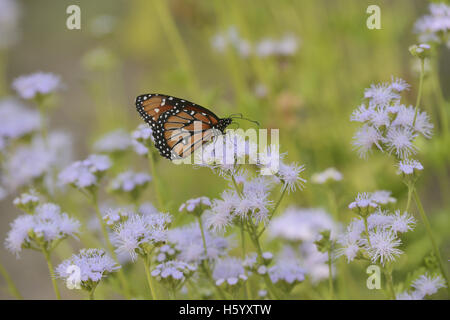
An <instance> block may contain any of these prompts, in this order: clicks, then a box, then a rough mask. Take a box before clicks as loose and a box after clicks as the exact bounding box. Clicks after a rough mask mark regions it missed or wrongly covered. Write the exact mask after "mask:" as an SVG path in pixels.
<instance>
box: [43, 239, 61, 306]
mask: <svg viewBox="0 0 450 320" xmlns="http://www.w3.org/2000/svg"><path fill="white" fill-rule="evenodd" d="M42 253H43V254H44V257H45V260H46V261H47V266H48V271H49V272H50V279H51V280H52V284H53V290H54V291H55V295H56V299H58V300H61V294H60V293H59V289H58V284H57V283H56V277H55V271H54V269H53V264H52V260H51V258H50V252H48V251H47V250H46V249H44V248H42Z"/></svg>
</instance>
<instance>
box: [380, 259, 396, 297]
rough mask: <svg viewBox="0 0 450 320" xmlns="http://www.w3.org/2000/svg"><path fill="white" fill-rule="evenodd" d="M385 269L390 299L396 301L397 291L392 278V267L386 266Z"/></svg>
mask: <svg viewBox="0 0 450 320" xmlns="http://www.w3.org/2000/svg"><path fill="white" fill-rule="evenodd" d="M383 269H384V275H385V277H386V283H387V289H388V294H389V295H388V296H389V299H391V300H395V298H396V296H395V291H394V281H393V278H392V267H391V266H390V265H388V266H386V267H385V268H383Z"/></svg>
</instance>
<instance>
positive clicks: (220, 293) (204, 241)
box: [197, 216, 225, 299]
mask: <svg viewBox="0 0 450 320" xmlns="http://www.w3.org/2000/svg"><path fill="white" fill-rule="evenodd" d="M197 219H198V225H199V226H200V232H201V234H202V241H203V248H204V251H205V259H204V260H203V261H202V268H203V271H204V272H205V274H206V276H207V278H208V280H209V281H210V282H211V284H212V285H213V286H214V287H215V288H216V289H217V293H218V295H219V297H220V298H221V299H225V295H224V294H223V292H222V291H221V289H220V288H219V287H218V286H217V285H216V282H215V281H214V279H213V278H212V276H211V272H210V271H209V265H208V249H207V247H206V238H205V231H204V229H203V223H202V218H201V217H200V216H198V217H197Z"/></svg>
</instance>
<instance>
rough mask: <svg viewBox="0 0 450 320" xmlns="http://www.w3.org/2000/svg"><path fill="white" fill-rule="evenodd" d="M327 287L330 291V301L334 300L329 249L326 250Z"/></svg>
mask: <svg viewBox="0 0 450 320" xmlns="http://www.w3.org/2000/svg"><path fill="white" fill-rule="evenodd" d="M328 286H329V289H330V299H331V300H333V299H334V287H333V268H332V263H331V249H330V250H328Z"/></svg>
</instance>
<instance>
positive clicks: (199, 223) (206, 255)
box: [197, 216, 208, 259]
mask: <svg viewBox="0 0 450 320" xmlns="http://www.w3.org/2000/svg"><path fill="white" fill-rule="evenodd" d="M197 219H198V225H199V226H200V232H201V234H202V242H203V250H204V251H205V259H208V249H207V247H206V238H205V231H204V230H203V223H202V218H201V217H200V216H197Z"/></svg>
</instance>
